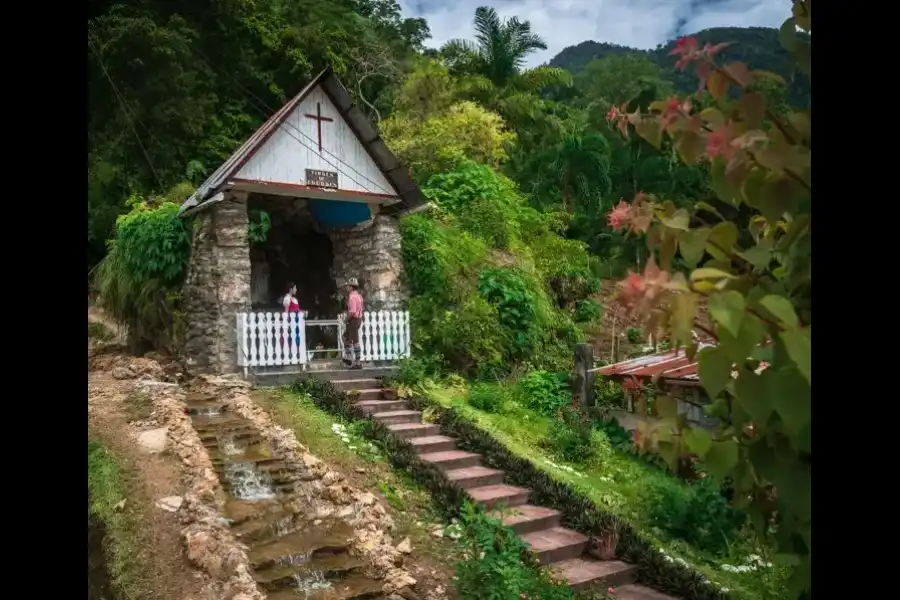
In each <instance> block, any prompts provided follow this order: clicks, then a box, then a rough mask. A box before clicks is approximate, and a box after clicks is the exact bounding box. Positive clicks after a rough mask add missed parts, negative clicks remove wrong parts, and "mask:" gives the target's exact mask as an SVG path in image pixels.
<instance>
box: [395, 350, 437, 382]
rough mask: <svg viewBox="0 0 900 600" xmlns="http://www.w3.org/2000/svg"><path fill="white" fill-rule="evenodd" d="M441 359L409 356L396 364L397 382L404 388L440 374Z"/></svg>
mask: <svg viewBox="0 0 900 600" xmlns="http://www.w3.org/2000/svg"><path fill="white" fill-rule="evenodd" d="M440 361H441V357H439V356H438V357H435V356H425V357H423V356H410V357H408V358H404V359H402V360H400V361H399V362H398V364H397V382H398V383H401V384H403V385H406V386H410V385H416V384H419V383H422V382H423V381H425V380H426V379H428V378H431V377H435V376H436V375H438V374H439V373H440Z"/></svg>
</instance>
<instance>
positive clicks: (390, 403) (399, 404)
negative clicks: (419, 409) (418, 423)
mask: <svg viewBox="0 0 900 600" xmlns="http://www.w3.org/2000/svg"><path fill="white" fill-rule="evenodd" d="M353 406H355V407H357V408H359V409H360V410H361V411H362V413H363V414H364V415H371V414H375V413H379V412H391V411H396V410H406V401H405V400H362V401H360V402H356V403H355V404H354V405H353Z"/></svg>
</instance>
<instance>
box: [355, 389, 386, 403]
mask: <svg viewBox="0 0 900 600" xmlns="http://www.w3.org/2000/svg"><path fill="white" fill-rule="evenodd" d="M356 391H357V392H359V395H358V396H357V400H359V401H360V402H361V401H363V400H384V398H382V396H381V388H374V389H366V390H356Z"/></svg>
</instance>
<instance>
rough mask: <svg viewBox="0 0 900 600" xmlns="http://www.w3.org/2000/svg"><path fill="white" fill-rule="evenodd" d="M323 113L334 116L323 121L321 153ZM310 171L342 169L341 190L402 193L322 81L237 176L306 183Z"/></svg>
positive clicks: (333, 171)
mask: <svg viewBox="0 0 900 600" xmlns="http://www.w3.org/2000/svg"><path fill="white" fill-rule="evenodd" d="M320 114H321V116H322V117H324V118H326V119H331V120H330V121H325V120H323V121H321V135H322V138H321V143H322V150H321V152H320V151H319V125H320V121H319V120H318V118H317V117H318V115H320ZM313 117H316V118H313ZM307 169H315V170H318V171H330V172H332V173H335V172H336V173H337V178H338V189H339V190H344V191H351V192H360V193H367V194H378V195H383V196H394V197H396V196H399V194H398V193H397V190H396V189H395V188H394V186H393V185H391V183H390V182H389V181H388V179H387V178H386V177H385V176H384V174H383V173H382V171H381V169H380V168H379V167H378V165H377V164H375V161H374V160H372V157H371V156H370V155H369V153H368V152H367V151H366V149H365V147H364V146H363V145H362V143H361V142H360V141H359V138H358V137H357V136H356V134H355V133H354V131H353V129H351V128H350V126H349V125H348V124H347V122H346V121H345V120H344V119H343V118H342V117H341V115H340V112H339V111H338V109H337V108H336V107H335V105H334V104H333V103H332V102H331V99H330V98H329V97H328V95H327V94H326V93H325V92H324V91H323V89H322V87H321V85H316V86H315V87H313V88H312V89H311V90H310V91H309V92H308V93H307V94H306V95H305V97H303V98H302V99H301V100H300V102H299V103H298V104H297V105H296V106H295V107H294V109H293V110H292V111H291V112H290V114H289V115H288V116H287V117H286V118H285V120H284V121H283V122H282V123H281V125H280V126H279V127H278V128H277V129H275V131H274V132H273V133H272V134H271V135H270V136H269V138H268V139H266V140H265V141H264V142H263V143H262V145H261V146H260V147H259V148H258V149H257V150H256V152H254V153H253V155H252V156H251V157H250V159H249V160H248V161H247V162H246V163H245V164H244V165H243V166H242V167H241V168H240V169H239V170H238V171H237V173H235V174H234V176H233V179H234V180H244V181H251V182H257V181H258V182H265V183H270V184H284V185H287V186H306V185H310V184H308V183H307V181H306V170H307Z"/></svg>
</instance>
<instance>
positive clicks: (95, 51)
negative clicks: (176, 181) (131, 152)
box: [88, 34, 166, 192]
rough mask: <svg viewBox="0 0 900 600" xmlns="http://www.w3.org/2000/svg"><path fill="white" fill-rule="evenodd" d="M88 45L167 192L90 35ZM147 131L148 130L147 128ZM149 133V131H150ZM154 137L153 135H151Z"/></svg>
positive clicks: (154, 172) (158, 181) (163, 188)
mask: <svg viewBox="0 0 900 600" xmlns="http://www.w3.org/2000/svg"><path fill="white" fill-rule="evenodd" d="M88 45H89V46H90V48H91V52H93V53H94V56H96V57H97V61H98V62H99V63H100V68H101V69H103V74H104V75H106V80H107V81H108V82H109V85H110V87H112V89H113V93H114V94H115V95H116V99H117V100H118V101H119V105H120V106H121V107H122V112H124V113H125V120H126V121H128V125H129V126H130V127H131V131H132V133H134V137H135V139H137V143H138V146H140V147H141V151H142V152H143V153H144V158H146V159H147V164H148V165H149V166H150V171H151V172H152V173H153V177H154V178H156V183H158V184H159V189H160V192H164V191H165V189H166V188H165V186H164V185H163V182H162V179H160V177H159V174H158V173H157V172H156V169H155V168H154V167H153V161H152V160H150V154H149V153H148V152H147V149H146V148H145V147H144V143H143V142H142V141H141V136H139V135H138V132H137V129H135V127H134V122H133V119H132V117H131V113H130V112H129V111H128V107H127V106H126V105H125V100H124V98H122V94H120V93H119V88H117V87H116V84H115V83H114V82H113V80H112V77H111V76H110V74H109V71H108V70H107V68H106V64H105V63H104V62H103V58H102V57H101V56H100V53H99V52H98V51H97V48H96V47H95V46H94V42H92V41H91V38H90V34H88ZM145 129H146V128H145ZM148 133H149V131H148ZM151 137H152V135H151Z"/></svg>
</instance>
